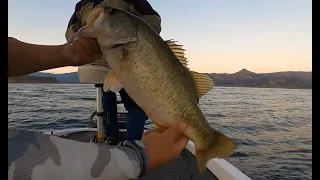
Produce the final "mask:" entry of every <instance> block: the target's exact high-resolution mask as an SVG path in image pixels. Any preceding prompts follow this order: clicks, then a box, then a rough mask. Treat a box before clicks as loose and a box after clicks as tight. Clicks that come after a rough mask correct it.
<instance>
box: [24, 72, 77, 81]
mask: <svg viewBox="0 0 320 180" xmlns="http://www.w3.org/2000/svg"><path fill="white" fill-rule="evenodd" d="M29 76H32V77H55V78H56V79H57V80H58V82H60V83H70V84H79V83H80V81H79V77H78V72H72V73H65V74H51V73H43V72H36V73H32V74H29Z"/></svg>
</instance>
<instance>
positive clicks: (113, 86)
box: [103, 69, 123, 92]
mask: <svg viewBox="0 0 320 180" xmlns="http://www.w3.org/2000/svg"><path fill="white" fill-rule="evenodd" d="M122 87H123V86H122V85H121V84H120V81H119V79H118V78H117V76H116V74H115V72H114V71H113V70H112V69H110V71H109V73H108V75H107V77H106V78H105V79H104V83H103V90H104V91H112V92H119V91H120V90H121V89H122Z"/></svg>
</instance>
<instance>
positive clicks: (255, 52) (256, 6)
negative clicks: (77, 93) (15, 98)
mask: <svg viewBox="0 0 320 180" xmlns="http://www.w3.org/2000/svg"><path fill="white" fill-rule="evenodd" d="M77 2H78V1H77V0H10V1H8V3H9V7H8V8H9V10H8V11H9V19H8V23H9V28H8V32H9V33H8V36H12V37H15V38H17V39H19V40H21V41H25V42H28V43H38V44H62V43H65V42H66V40H65V37H64V33H65V31H66V28H67V23H68V21H69V19H70V16H71V15H72V13H73V11H74V6H75V4H76V3H77ZM149 2H150V4H151V5H152V6H153V8H154V9H155V10H156V11H158V13H159V14H160V15H161V18H162V32H161V36H162V37H163V38H164V39H175V40H178V41H180V43H181V44H183V45H184V47H185V48H186V50H187V54H186V55H187V57H188V60H189V62H190V63H189V66H190V68H191V69H192V70H196V71H199V72H216V73H222V72H225V73H234V72H236V71H239V70H241V69H243V68H246V69H248V70H250V71H254V72H257V73H261V72H276V71H311V70H312V60H311V59H312V49H311V48H312V15H311V14H312V8H311V7H312V1H311V0H266V1H264V0H197V1H194V0H150V1H149ZM76 70H77V68H74V67H66V68H59V69H53V70H49V72H53V73H66V72H72V71H76Z"/></svg>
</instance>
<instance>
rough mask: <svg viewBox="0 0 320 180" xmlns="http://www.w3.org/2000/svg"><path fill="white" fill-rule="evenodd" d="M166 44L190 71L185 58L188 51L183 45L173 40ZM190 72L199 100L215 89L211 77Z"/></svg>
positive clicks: (167, 41)
mask: <svg viewBox="0 0 320 180" xmlns="http://www.w3.org/2000/svg"><path fill="white" fill-rule="evenodd" d="M165 42H166V43H167V45H168V46H169V48H170V49H171V51H172V52H173V54H174V55H175V56H176V57H177V59H178V60H179V61H180V62H181V64H182V65H183V66H184V67H185V68H187V69H188V70H189V68H188V61H187V58H186V57H185V51H186V50H185V49H183V48H182V45H180V44H177V42H178V41H175V40H173V39H169V40H166V41H165ZM189 72H190V73H191V76H192V77H193V80H194V82H195V84H196V88H197V92H198V97H199V98H201V97H202V96H203V95H205V94H207V93H208V92H209V91H210V90H211V89H212V88H213V86H214V83H213V81H212V79H211V78H210V77H209V76H207V75H204V74H201V73H198V72H195V71H191V70H189Z"/></svg>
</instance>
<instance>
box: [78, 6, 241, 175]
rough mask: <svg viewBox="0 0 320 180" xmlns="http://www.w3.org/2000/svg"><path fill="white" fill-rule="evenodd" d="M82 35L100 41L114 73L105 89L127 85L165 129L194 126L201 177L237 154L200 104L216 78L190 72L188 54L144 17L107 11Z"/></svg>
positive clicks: (191, 133)
mask: <svg viewBox="0 0 320 180" xmlns="http://www.w3.org/2000/svg"><path fill="white" fill-rule="evenodd" d="M76 36H84V37H94V38H97V41H98V43H99V44H100V48H101V51H102V52H103V54H104V56H105V58H106V60H107V62H108V64H109V66H110V67H111V69H112V70H111V71H110V72H109V74H108V75H107V77H106V80H105V84H104V88H105V90H111V91H114V92H115V91H119V90H120V89H121V88H122V87H123V88H124V89H125V90H126V92H127V93H128V95H129V96H130V97H131V98H132V99H133V100H134V101H135V102H136V104H137V105H138V106H140V107H141V108H142V109H143V110H144V111H145V112H146V113H147V115H148V117H149V118H150V119H151V120H152V121H153V122H154V123H155V124H156V125H157V126H158V127H160V128H163V129H166V128H167V127H169V126H170V125H172V124H175V123H177V122H180V121H185V122H186V123H187V124H188V130H187V131H186V133H185V135H186V136H188V138H190V139H191V140H192V141H193V142H194V143H195V148H196V157H197V161H198V168H199V172H200V173H202V172H203V171H204V170H205V167H206V164H207V162H208V161H209V160H210V159H212V158H225V157H228V156H229V155H231V154H232V152H233V151H234V150H235V148H236V145H235V144H234V143H233V142H232V141H231V139H230V138H228V137H227V136H226V135H224V134H222V133H220V132H219V131H217V130H216V129H214V128H213V127H212V126H211V125H210V124H209V123H208V121H207V120H206V119H205V117H204V115H203V113H202V112H201V110H200V108H199V106H198V102H199V98H200V97H202V96H203V95H204V94H206V93H207V92H208V91H210V90H211V89H212V87H213V82H212V80H211V79H210V78H209V77H208V76H206V75H203V74H200V73H197V72H194V71H190V70H189V69H188V68H187V61H186V58H185V57H184V50H183V49H182V48H181V46H180V45H178V44H176V42H175V41H173V40H168V41H164V40H163V39H162V38H161V37H160V36H159V35H158V33H156V32H155V31H154V30H153V29H152V27H151V26H150V25H149V24H147V23H146V22H145V21H144V20H143V19H141V18H139V17H138V16H136V15H133V14H131V13H128V12H126V11H122V10H119V9H115V8H103V9H102V10H101V13H100V15H99V17H98V18H97V19H96V20H95V21H94V22H93V23H92V24H89V25H87V26H86V27H84V28H83V29H81V30H80V31H78V32H77V34H76Z"/></svg>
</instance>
